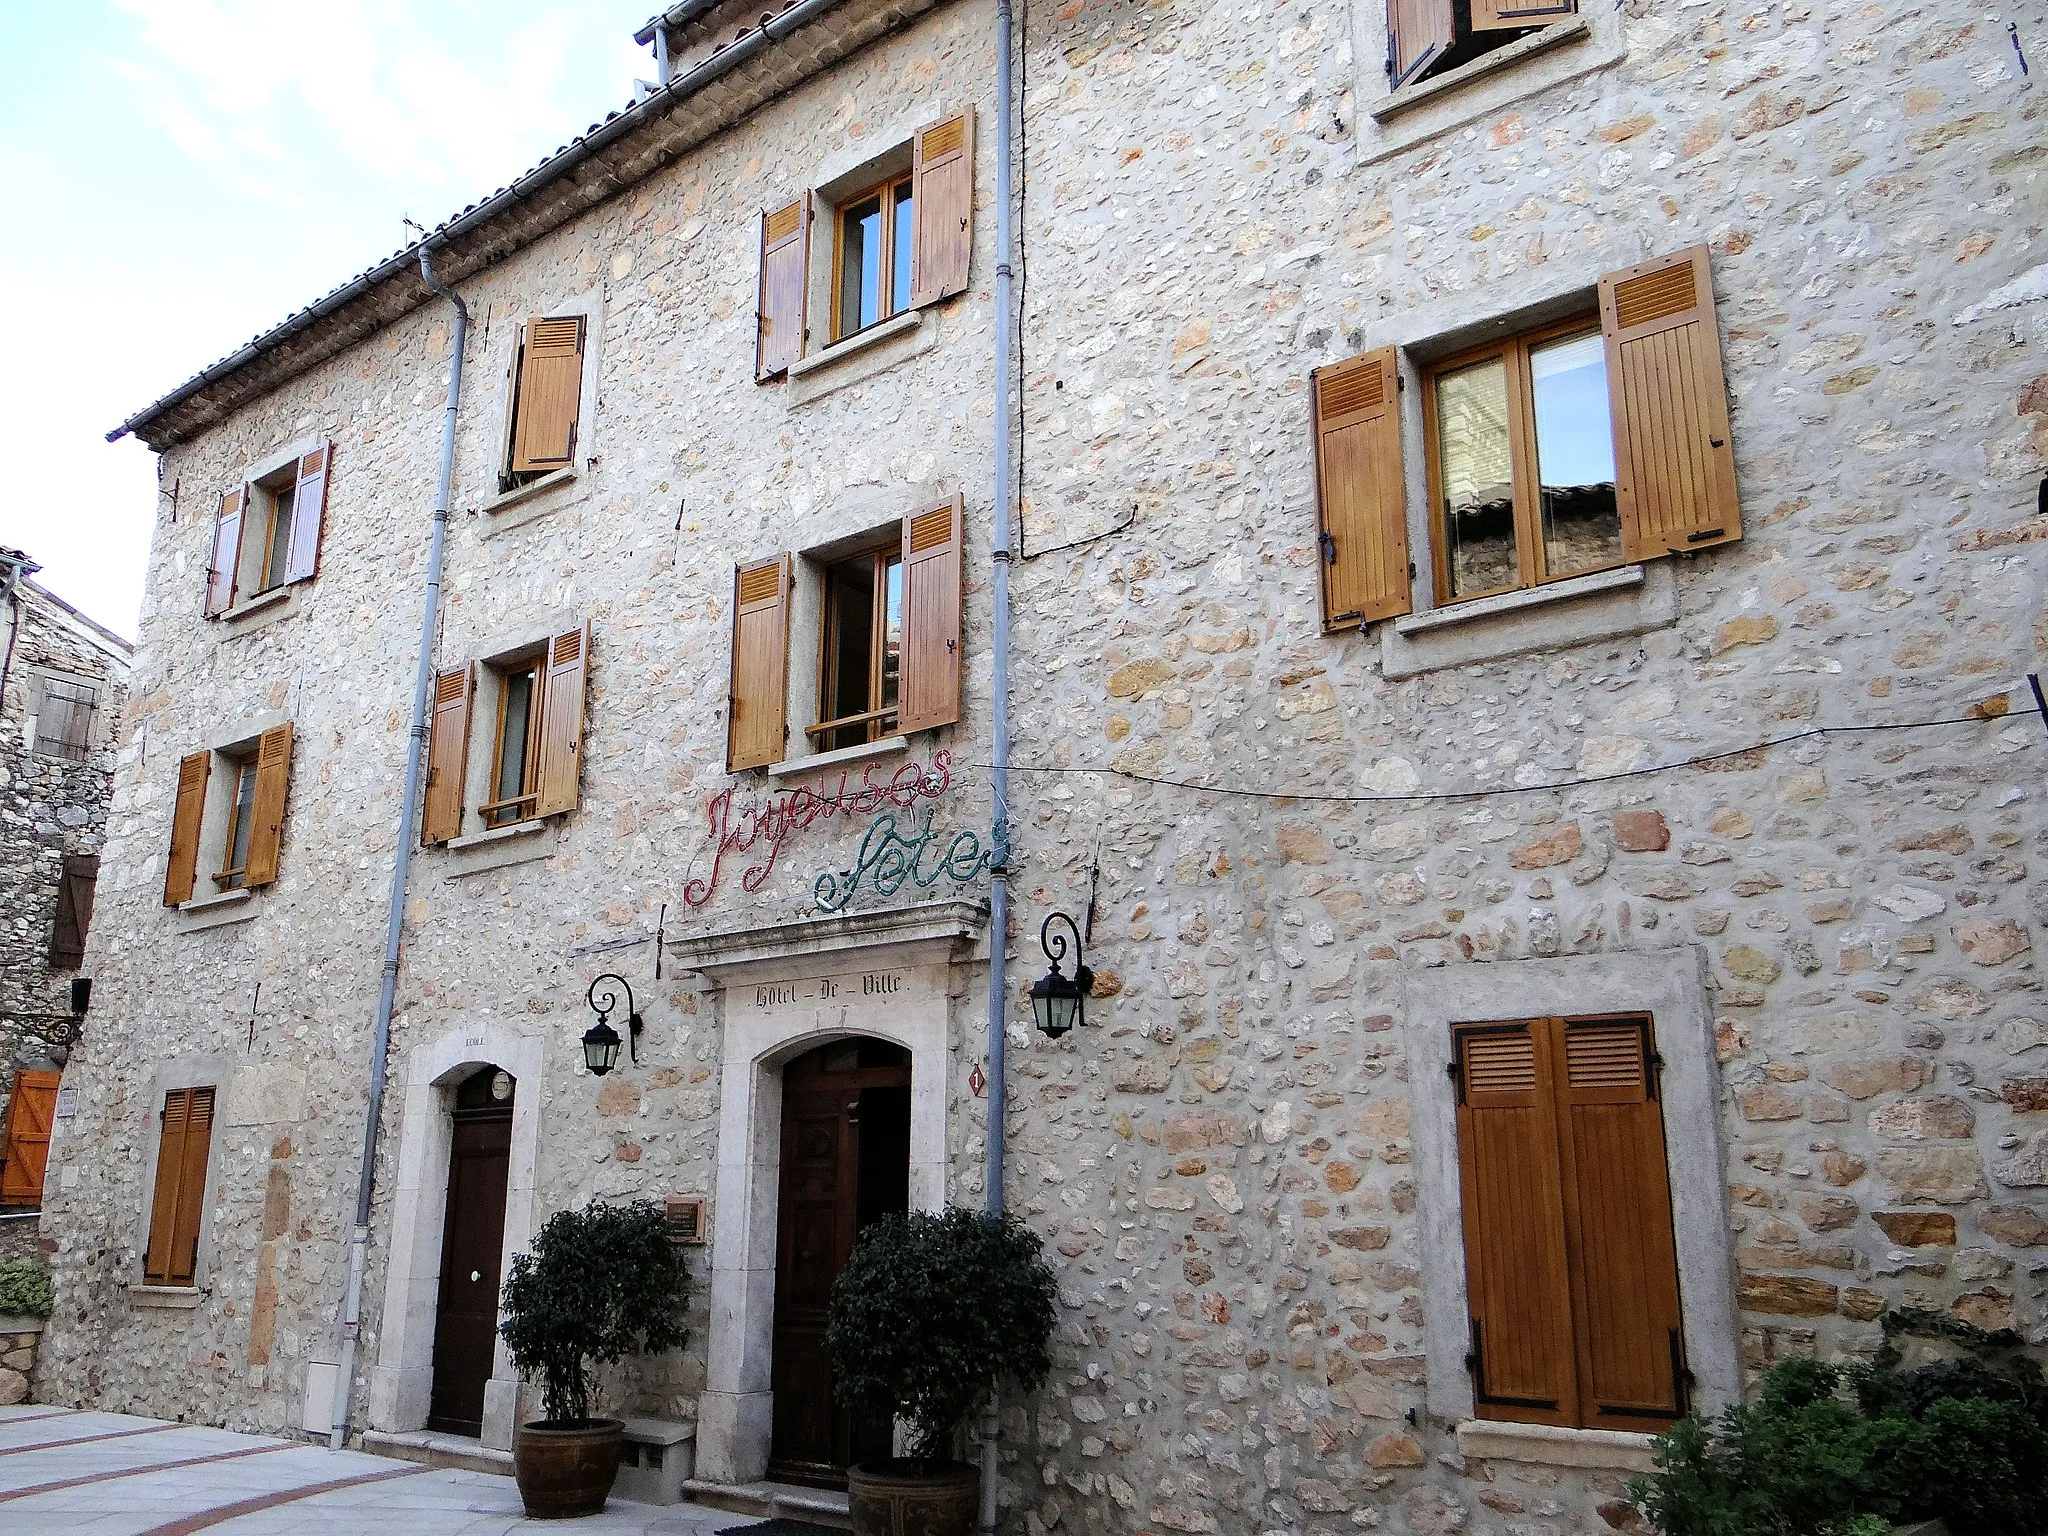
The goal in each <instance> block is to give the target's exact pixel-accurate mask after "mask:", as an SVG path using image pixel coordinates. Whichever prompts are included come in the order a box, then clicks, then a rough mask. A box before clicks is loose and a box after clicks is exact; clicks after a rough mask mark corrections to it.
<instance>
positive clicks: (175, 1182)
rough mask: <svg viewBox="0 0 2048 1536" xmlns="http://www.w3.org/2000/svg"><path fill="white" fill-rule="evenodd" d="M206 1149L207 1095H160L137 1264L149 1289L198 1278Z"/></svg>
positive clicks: (191, 1091)
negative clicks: (159, 1126) (152, 1185)
mask: <svg viewBox="0 0 2048 1536" xmlns="http://www.w3.org/2000/svg"><path fill="white" fill-rule="evenodd" d="M212 1144H213V1090H212V1089H211V1088H177V1089H173V1090H172V1091H171V1092H169V1093H167V1094H165V1095H164V1109H163V1130H162V1133H161V1135H160V1137H159V1139H158V1141H157V1150H156V1189H155V1191H154V1193H153V1195H152V1196H151V1199H150V1207H149V1244H148V1246H147V1248H146V1249H145V1250H144V1254H143V1260H142V1278H143V1280H144V1281H145V1282H146V1283H148V1284H150V1285H190V1284H192V1283H193V1280H194V1278H195V1277H196V1275H197V1274H198V1269H199V1227H200V1218H201V1216H202V1215H203V1214H204V1212H205V1208H206V1156H207V1153H208V1151H209V1150H210V1149H211V1147H212Z"/></svg>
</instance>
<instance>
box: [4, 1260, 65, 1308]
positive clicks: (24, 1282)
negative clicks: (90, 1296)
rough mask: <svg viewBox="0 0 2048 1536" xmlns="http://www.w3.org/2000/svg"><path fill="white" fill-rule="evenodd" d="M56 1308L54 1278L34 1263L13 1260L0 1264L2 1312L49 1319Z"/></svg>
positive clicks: (33, 1261) (32, 1261) (31, 1261)
mask: <svg viewBox="0 0 2048 1536" xmlns="http://www.w3.org/2000/svg"><path fill="white" fill-rule="evenodd" d="M56 1304H57V1297H56V1294H55V1293H54V1292H53V1291H51V1289H50V1277H49V1276H48V1275H46V1274H44V1273H43V1266H42V1265H40V1264H38V1263H37V1262H36V1261H35V1260H34V1259H9V1260H8V1261H7V1262H6V1263H4V1264H0V1312H5V1313H12V1314H14V1315H16V1316H21V1317H48V1316H49V1315H50V1309H51V1308H52V1307H54V1306H55V1305H56Z"/></svg>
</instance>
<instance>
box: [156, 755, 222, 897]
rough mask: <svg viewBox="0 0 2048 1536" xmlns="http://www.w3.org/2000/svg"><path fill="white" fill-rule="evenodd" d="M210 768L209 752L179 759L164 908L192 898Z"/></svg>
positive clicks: (166, 871) (211, 762)
mask: <svg viewBox="0 0 2048 1536" xmlns="http://www.w3.org/2000/svg"><path fill="white" fill-rule="evenodd" d="M212 768H213V754H212V753H211V752H194V753H192V754H191V755H190V756H189V757H182V758H180V759H179V760H178V799H177V803H176V804H175V805H173V806H172V808H171V859H170V863H169V865H168V866H167V867H166V868H165V870H164V905H165V906H167V907H176V906H181V905H183V904H184V903H185V902H188V901H190V900H191V899H192V884H193V881H195V880H196V879H197V878H198V876H199V820H200V817H201V816H202V815H204V814H205V811H206V776H207V774H208V773H209V772H210V771H211V770H212Z"/></svg>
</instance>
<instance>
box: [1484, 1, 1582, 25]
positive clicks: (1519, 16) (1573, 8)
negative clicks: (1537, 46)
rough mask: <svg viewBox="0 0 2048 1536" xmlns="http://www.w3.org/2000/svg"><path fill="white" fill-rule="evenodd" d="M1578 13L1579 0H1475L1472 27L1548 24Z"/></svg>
mask: <svg viewBox="0 0 2048 1536" xmlns="http://www.w3.org/2000/svg"><path fill="white" fill-rule="evenodd" d="M1578 13H1579V5H1578V0H1472V30H1473V31H1474V32H1499V31H1504V30H1507V29H1510V28H1521V27H1545V26H1548V25H1550V23H1551V22H1553V21H1563V20H1564V19H1565V18H1566V17H1567V16H1576V15H1578Z"/></svg>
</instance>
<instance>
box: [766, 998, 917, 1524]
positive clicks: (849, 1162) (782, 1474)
mask: <svg viewBox="0 0 2048 1536" xmlns="http://www.w3.org/2000/svg"><path fill="white" fill-rule="evenodd" d="M778 1182H779V1190H778V1199H777V1203H776V1240H775V1342H774V1356H773V1368H772V1382H773V1391H774V1404H775V1406H774V1421H773V1434H772V1438H771V1441H770V1446H769V1462H768V1475H769V1476H770V1477H772V1478H777V1479H780V1480H782V1481H785V1482H793V1483H808V1484H811V1485H813V1486H817V1487H840V1488H843V1487H845V1486H846V1468H847V1467H848V1466H849V1465H850V1464H851V1463H853V1462H855V1461H862V1460H866V1459H868V1458H870V1457H875V1456H887V1455H888V1454H889V1452H890V1425H889V1423H888V1422H887V1421H886V1420H883V1421H881V1422H878V1423H864V1422H856V1421H855V1420H854V1419H853V1418H852V1416H850V1415H849V1414H848V1413H846V1411H845V1410H844V1409H842V1408H840V1407H839V1406H838V1404H837V1403H836V1402H834V1401H833V1396H832V1367H831V1363H830V1361H829V1359H828V1358H827V1356H826V1352H825V1321H826V1316H827V1313H828V1311H829V1308H830V1304H831V1299H832V1282H833V1281H835V1280H837V1279H838V1278H839V1272H840V1270H841V1269H842V1268H844V1267H845V1264H846V1259H847V1255H848V1254H849V1253H851V1252H852V1250H853V1240H854V1238H855V1236H856V1235H857V1234H858V1233H859V1232H860V1230H861V1228H863V1227H865V1226H867V1225H868V1224H870V1223H871V1222H873V1221H876V1220H878V1219H879V1218H880V1217H882V1216H883V1215H885V1214H887V1213H889V1212H892V1211H894V1212H902V1211H907V1210H908V1209H909V1208H910V1053H909V1052H908V1051H906V1050H905V1049H903V1047H901V1046H899V1045H891V1044H890V1043H889V1042H887V1041H885V1040H875V1039H869V1038H865V1037H856V1038H853V1039H841V1040H836V1041H834V1042H832V1043H831V1044H829V1045H821V1046H819V1047H818V1048H817V1049H815V1050H812V1051H807V1052H805V1053H804V1054H803V1055H801V1056H799V1057H797V1058H796V1059H795V1060H794V1061H791V1062H790V1063H789V1064H788V1065H787V1066H786V1067H784V1068H783V1072H782V1166H781V1171H780V1177H779V1181H778Z"/></svg>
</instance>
